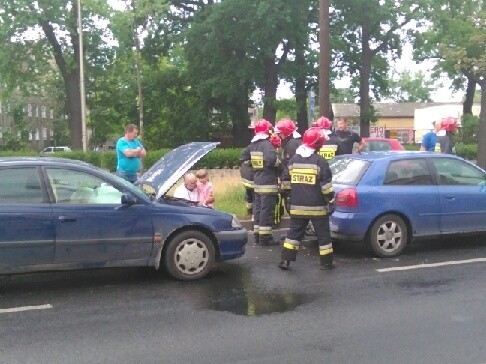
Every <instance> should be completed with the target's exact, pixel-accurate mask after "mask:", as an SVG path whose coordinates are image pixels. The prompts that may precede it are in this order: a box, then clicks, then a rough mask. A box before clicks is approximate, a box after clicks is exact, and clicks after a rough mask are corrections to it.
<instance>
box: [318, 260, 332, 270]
mask: <svg viewBox="0 0 486 364" xmlns="http://www.w3.org/2000/svg"><path fill="white" fill-rule="evenodd" d="M334 268H336V263H334V262H331V263H328V264H325V265H321V270H331V269H334Z"/></svg>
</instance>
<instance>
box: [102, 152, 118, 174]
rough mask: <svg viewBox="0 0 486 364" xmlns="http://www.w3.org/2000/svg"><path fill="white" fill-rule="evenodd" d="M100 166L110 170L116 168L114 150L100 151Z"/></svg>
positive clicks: (112, 170)
mask: <svg viewBox="0 0 486 364" xmlns="http://www.w3.org/2000/svg"><path fill="white" fill-rule="evenodd" d="M100 154H101V160H100V167H101V168H103V169H107V170H109V171H111V172H114V171H115V170H116V152H113V151H108V152H101V153H100Z"/></svg>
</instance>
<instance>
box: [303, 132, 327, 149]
mask: <svg viewBox="0 0 486 364" xmlns="http://www.w3.org/2000/svg"><path fill="white" fill-rule="evenodd" d="M325 141H326V139H325V138H324V135H322V132H321V129H320V128H317V127H311V128H309V129H307V130H306V131H305V133H304V136H303V137H302V144H304V145H305V146H307V147H309V148H313V149H315V150H319V149H321V147H322V146H323V145H324V142H325Z"/></svg>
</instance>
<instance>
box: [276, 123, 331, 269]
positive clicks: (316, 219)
mask: <svg viewBox="0 0 486 364" xmlns="http://www.w3.org/2000/svg"><path fill="white" fill-rule="evenodd" d="M324 139H325V138H324V135H323V134H322V131H321V130H320V129H319V128H309V129H308V130H307V131H306V132H305V133H304V137H303V140H302V145H301V146H300V147H299V148H298V149H297V152H296V154H295V156H294V157H292V159H290V161H289V168H288V173H286V174H285V175H284V181H283V183H284V184H290V187H291V193H290V229H289V232H288V234H287V237H286V239H285V241H284V244H283V250H282V255H281V258H282V260H281V261H280V263H279V264H278V267H279V268H281V269H285V270H286V269H288V268H289V265H290V262H291V261H295V260H296V258H297V252H298V251H299V247H300V242H301V241H302V239H303V237H304V233H305V228H306V226H307V225H308V223H309V221H310V222H312V224H313V226H314V229H315V231H316V236H317V241H318V244H319V255H320V263H321V269H331V268H333V267H334V265H333V249H332V242H331V233H330V230H329V214H331V213H332V206H333V202H334V192H333V189H332V185H331V181H332V172H331V170H330V168H329V164H328V163H327V161H326V160H325V159H324V158H323V157H322V156H320V155H319V154H318V153H317V151H318V150H319V149H320V148H321V147H322V145H323V144H324Z"/></svg>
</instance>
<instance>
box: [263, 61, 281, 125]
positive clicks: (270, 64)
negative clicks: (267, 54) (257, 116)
mask: <svg viewBox="0 0 486 364" xmlns="http://www.w3.org/2000/svg"><path fill="white" fill-rule="evenodd" d="M264 63H265V87H264V93H265V96H264V98H263V101H264V105H263V118H264V119H266V120H268V121H270V122H271V123H274V122H275V118H276V116H277V108H276V107H275V101H276V100H277V88H278V65H277V64H275V61H274V60H273V59H270V58H267V59H266V60H265V62H264Z"/></svg>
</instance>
